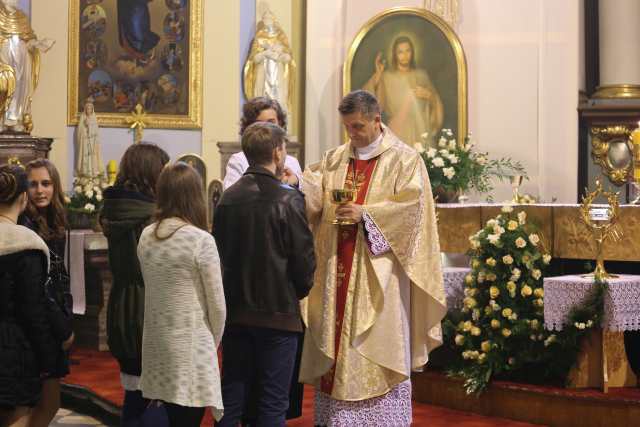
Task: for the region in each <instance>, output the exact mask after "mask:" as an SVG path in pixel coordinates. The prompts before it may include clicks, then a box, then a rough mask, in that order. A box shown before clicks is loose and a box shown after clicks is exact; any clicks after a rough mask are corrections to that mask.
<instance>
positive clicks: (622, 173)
mask: <svg viewBox="0 0 640 427" xmlns="http://www.w3.org/2000/svg"><path fill="white" fill-rule="evenodd" d="M632 130H633V128H631V127H629V126H626V125H618V126H594V127H592V128H591V129H590V133H591V158H592V159H593V161H594V163H596V164H597V165H599V166H600V167H601V168H602V173H603V174H604V175H606V176H607V177H608V178H609V180H610V181H611V182H612V183H613V184H615V185H618V186H620V185H622V184H624V183H625V182H627V179H628V177H629V176H630V174H631V173H632V170H633V161H631V162H629V165H628V166H627V167H626V168H616V167H615V166H614V165H612V164H611V161H610V160H609V145H610V144H611V142H612V141H614V140H615V141H620V142H623V141H624V142H626V143H627V146H628V147H629V151H630V152H631V153H633V144H632V143H631V141H630V135H631V131H632Z"/></svg>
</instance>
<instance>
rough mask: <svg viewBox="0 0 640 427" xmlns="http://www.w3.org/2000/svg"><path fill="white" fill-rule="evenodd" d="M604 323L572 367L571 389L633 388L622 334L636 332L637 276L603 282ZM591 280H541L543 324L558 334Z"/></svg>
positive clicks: (639, 309) (639, 321)
mask: <svg viewBox="0 0 640 427" xmlns="http://www.w3.org/2000/svg"><path fill="white" fill-rule="evenodd" d="M607 283H608V285H609V286H608V289H607V292H606V293H605V297H604V319H603V322H602V325H599V326H600V327H594V329H593V331H592V332H591V333H590V334H589V336H588V337H587V339H586V341H585V343H584V344H583V348H582V351H581V354H580V355H579V357H578V361H577V364H576V367H574V368H573V370H572V372H571V374H570V376H569V377H570V385H571V386H573V387H602V388H603V389H604V391H605V393H606V392H607V391H608V388H609V387H623V386H635V385H636V383H637V379H636V377H635V375H634V374H633V372H632V371H631V368H630V367H629V364H628V362H627V358H626V353H625V349H624V337H623V332H624V331H635V330H638V329H640V276H633V275H620V276H618V277H616V278H610V279H608V280H607ZM593 286H594V282H593V278H591V277H589V278H585V277H582V276H577V275H569V276H558V277H547V278H545V279H544V324H545V328H546V329H548V330H551V331H553V330H556V331H560V330H562V329H563V328H565V327H575V326H574V325H567V324H566V323H567V316H568V314H569V312H570V310H571V308H572V307H575V306H577V305H579V304H581V303H582V302H583V301H584V300H585V298H586V297H587V296H588V295H589V292H590V291H591V290H592V289H593Z"/></svg>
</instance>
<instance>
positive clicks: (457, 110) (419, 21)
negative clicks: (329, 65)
mask: <svg viewBox="0 0 640 427" xmlns="http://www.w3.org/2000/svg"><path fill="white" fill-rule="evenodd" d="M403 36H404V37H405V38H409V39H410V40H411V44H410V46H411V51H412V58H413V59H412V61H414V62H412V66H413V67H414V68H416V70H420V69H422V70H423V73H422V74H426V76H427V77H426V81H428V82H429V83H428V84H429V85H431V89H434V88H435V92H436V93H438V92H439V96H440V99H441V105H442V109H441V111H442V113H443V114H442V116H443V118H442V120H441V122H442V125H441V126H440V127H439V129H438V130H437V131H434V132H432V135H429V136H428V138H429V141H428V143H430V144H432V145H433V144H434V141H435V139H436V138H437V134H439V131H440V130H441V129H443V128H449V129H451V130H452V131H453V132H455V135H456V138H457V140H458V142H459V143H463V142H464V139H465V137H466V136H467V61H466V57H465V54H464V50H463V48H462V43H461V42H460V39H459V38H458V36H457V35H456V33H455V31H454V30H453V29H452V28H451V27H450V26H449V25H448V24H447V23H446V22H445V21H444V20H443V19H441V18H440V17H439V16H437V15H435V14H433V13H431V12H429V11H427V10H426V9H420V8H408V7H396V8H391V9H388V10H386V11H384V12H381V13H379V14H378V15H376V16H374V17H373V18H371V19H370V20H369V21H368V22H367V23H366V24H364V26H363V27H362V28H361V29H360V31H359V32H358V33H357V35H356V36H355V38H354V39H353V41H352V42H351V45H350V47H349V50H348V54H347V60H346V62H345V64H344V69H343V92H344V94H345V95H346V94H347V93H349V92H350V91H351V90H355V89H363V88H364V89H367V90H371V89H370V87H371V84H370V82H371V79H372V78H373V77H371V78H369V80H367V78H368V77H367V76H370V75H372V73H375V68H376V66H375V63H377V62H378V57H381V58H384V55H385V54H386V59H385V60H381V62H383V65H384V67H385V71H384V72H386V71H387V69H388V67H387V62H389V56H390V55H389V54H391V55H392V56H393V57H392V58H391V62H392V64H393V66H395V65H396V62H395V61H397V58H395V57H396V53H395V52H391V50H392V46H395V45H397V46H399V45H400V44H402V43H403V42H402V41H400V43H398V40H400V39H401V37H403ZM393 50H396V51H398V49H397V47H396V48H394V49H393ZM425 58H429V59H428V60H427V59H425ZM385 61H386V62H385ZM453 73H455V76H456V78H455V81H454V82H451V75H452V74H453ZM364 82H366V83H364ZM414 90H415V89H414ZM371 91H372V92H373V90H371ZM390 92H391V90H390ZM433 92H434V91H433V90H431V92H429V93H433ZM393 93H394V94H395V93H396V92H393ZM375 94H376V95H377V96H378V98H379V101H381V102H380V103H381V107H382V109H383V121H384V122H385V123H386V124H387V125H388V126H389V127H390V128H391V130H392V131H394V133H395V134H396V135H398V137H400V139H402V140H404V142H405V143H407V144H409V145H413V144H414V143H417V142H420V143H424V141H422V140H421V139H420V138H421V137H422V135H423V134H424V132H420V131H419V129H420V126H417V125H416V126H413V128H415V130H414V131H413V132H409V131H406V132H403V131H400V132H399V131H398V129H401V130H406V129H408V128H409V126H404V127H403V126H402V125H401V124H399V125H397V126H395V127H396V128H394V125H393V122H394V119H393V118H391V117H390V116H389V115H388V114H387V115H385V114H384V113H385V101H384V100H381V99H380V98H381V96H379V94H378V93H375ZM417 96H419V95H416V97H417ZM387 98H391V97H389V96H387ZM389 109H391V108H389ZM390 118H391V120H390ZM431 118H433V119H432V122H434V123H435V122H437V117H434V114H432V115H431V116H429V119H431ZM427 120H428V119H427ZM427 120H425V121H427ZM434 127H436V128H437V126H434ZM427 133H429V132H427ZM403 136H404V138H403ZM406 139H409V140H406Z"/></svg>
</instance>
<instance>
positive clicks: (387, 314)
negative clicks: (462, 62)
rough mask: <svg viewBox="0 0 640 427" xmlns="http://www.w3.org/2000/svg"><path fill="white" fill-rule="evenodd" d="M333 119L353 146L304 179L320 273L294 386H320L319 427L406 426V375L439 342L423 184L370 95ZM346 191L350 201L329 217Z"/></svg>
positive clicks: (438, 284)
mask: <svg viewBox="0 0 640 427" xmlns="http://www.w3.org/2000/svg"><path fill="white" fill-rule="evenodd" d="M338 110H339V112H340V114H341V117H342V122H343V124H344V126H345V129H346V132H347V134H348V136H349V142H348V143H346V144H343V145H341V146H339V147H338V148H335V149H333V150H330V151H328V152H327V153H325V155H324V156H323V158H322V161H321V162H320V165H319V166H318V167H316V168H310V169H309V170H307V171H306V172H305V175H304V182H305V195H306V202H307V215H308V216H309V222H310V224H311V226H312V228H313V231H314V237H315V242H316V257H317V261H318V267H317V269H316V273H315V282H314V287H313V288H312V290H311V292H310V294H309V297H308V299H307V301H305V304H304V307H303V318H304V320H305V322H306V325H307V330H306V336H305V342H304V350H303V356H302V366H301V370H300V379H301V380H302V381H303V382H305V383H308V384H312V385H314V386H315V387H316V400H315V417H316V419H315V424H316V425H368V424H370V423H375V424H377V425H395V426H408V425H410V423H411V382H410V376H411V371H412V370H420V369H421V368H422V367H423V366H424V365H425V363H426V362H427V360H428V357H429V356H428V355H429V352H430V351H431V350H433V349H434V348H436V347H437V346H439V345H440V344H441V343H442V333H441V327H440V321H441V319H442V318H443V317H444V315H445V312H446V308H445V297H444V288H443V281H442V268H441V264H440V248H439V244H438V231H437V228H436V217H435V210H434V204H433V199H432V195H431V187H430V184H429V177H428V175H427V170H426V168H425V166H424V163H423V161H422V159H421V157H420V155H419V154H418V153H417V152H416V151H415V150H414V149H413V148H411V147H409V146H408V145H407V144H405V143H403V142H402V141H400V140H399V139H398V138H397V137H396V136H395V135H394V134H393V133H392V132H391V131H390V130H389V129H388V128H387V127H386V126H384V125H383V124H382V122H381V118H380V106H379V104H378V101H377V100H376V98H375V97H374V96H373V95H372V94H371V93H369V92H366V91H363V90H358V91H354V92H351V93H349V94H348V95H347V96H345V97H344V99H343V100H342V101H341V102H340V106H339V108H338ZM307 183H308V184H307ZM343 188H344V189H353V190H355V192H356V197H355V200H354V202H353V203H346V204H342V205H339V206H338V207H337V208H333V207H332V205H331V190H334V189H343ZM334 218H337V219H339V220H343V221H344V220H347V221H351V222H353V223H354V224H353V225H339V226H338V225H333V224H332V220H333V219H334Z"/></svg>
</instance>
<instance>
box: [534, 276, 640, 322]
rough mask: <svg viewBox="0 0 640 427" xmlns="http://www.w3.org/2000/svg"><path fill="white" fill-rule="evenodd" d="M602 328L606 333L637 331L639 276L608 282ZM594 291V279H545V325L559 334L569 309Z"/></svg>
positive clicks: (621, 277)
mask: <svg viewBox="0 0 640 427" xmlns="http://www.w3.org/2000/svg"><path fill="white" fill-rule="evenodd" d="M607 282H608V284H609V289H608V291H607V293H606V294H605V298H604V320H603V324H602V327H603V328H604V329H607V330H609V331H637V330H640V276H631V275H621V276H619V277H617V278H610V279H608V280H607ZM592 288H593V278H584V277H581V276H576V275H572V276H559V277H547V278H545V279H544V325H545V328H547V329H549V330H556V331H560V330H562V328H563V327H564V326H565V325H566V322H567V316H568V315H569V311H570V310H571V308H572V307H575V306H577V305H579V304H581V303H582V302H583V301H584V300H585V298H586V297H587V296H588V295H589V292H590V291H591V289H592Z"/></svg>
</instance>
